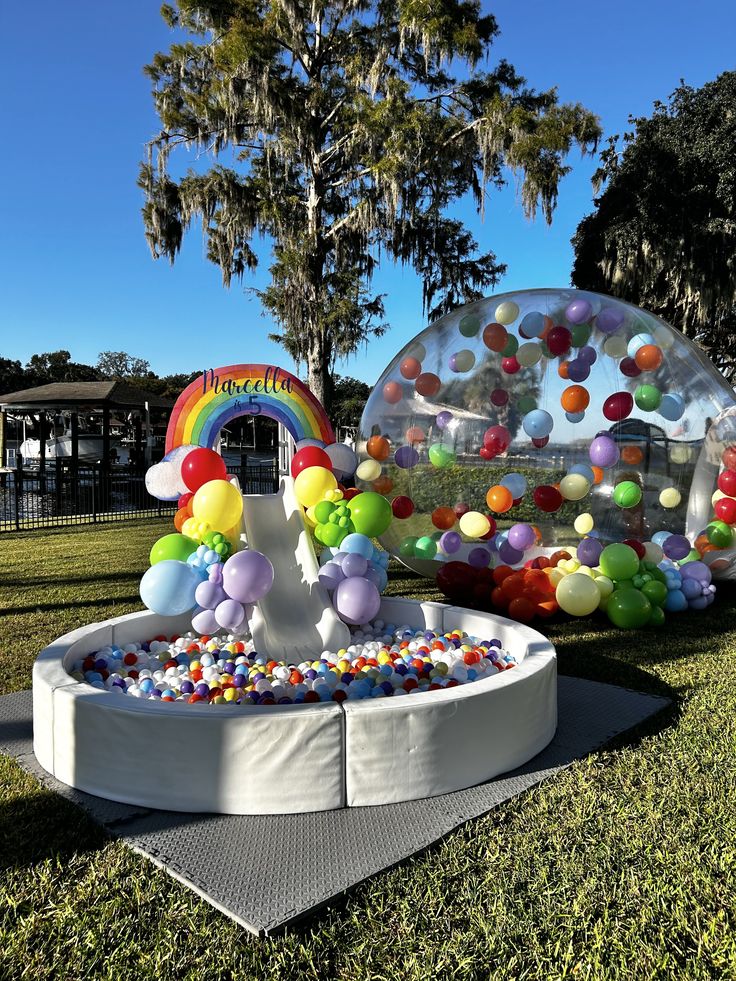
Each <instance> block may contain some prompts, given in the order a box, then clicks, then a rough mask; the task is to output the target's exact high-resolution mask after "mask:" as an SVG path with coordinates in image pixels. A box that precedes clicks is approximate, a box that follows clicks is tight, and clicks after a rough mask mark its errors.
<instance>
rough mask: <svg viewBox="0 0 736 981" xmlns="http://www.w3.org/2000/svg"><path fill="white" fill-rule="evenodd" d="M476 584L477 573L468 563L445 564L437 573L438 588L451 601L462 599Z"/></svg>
mask: <svg viewBox="0 0 736 981" xmlns="http://www.w3.org/2000/svg"><path fill="white" fill-rule="evenodd" d="M474 583H475V573H474V571H473V568H472V566H470V565H468V563H467V562H445V564H444V565H443V566H441V567H440V569H439V571H438V572H437V586H438V588H439V589H440V590H441V591H442V592H443V593H444V594H445V596H449V597H450V598H451V599H461V598H462V597H463V596H464V595H465V594H467V593H468V592H469V591H470V590H471V589H472V588H473V585H474Z"/></svg>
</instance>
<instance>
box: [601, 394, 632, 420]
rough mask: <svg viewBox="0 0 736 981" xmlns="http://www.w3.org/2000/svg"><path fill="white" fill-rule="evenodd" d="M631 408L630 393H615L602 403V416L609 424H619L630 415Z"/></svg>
mask: <svg viewBox="0 0 736 981" xmlns="http://www.w3.org/2000/svg"><path fill="white" fill-rule="evenodd" d="M633 408H634V396H633V395H632V394H631V392H616V393H615V394H614V395H609V396H608V398H607V399H606V401H605V402H604V403H603V415H604V416H605V417H606V419H609V420H610V421H611V422H620V421H621V420H622V419H625V418H626V417H627V416H629V415H631V410H632V409H633Z"/></svg>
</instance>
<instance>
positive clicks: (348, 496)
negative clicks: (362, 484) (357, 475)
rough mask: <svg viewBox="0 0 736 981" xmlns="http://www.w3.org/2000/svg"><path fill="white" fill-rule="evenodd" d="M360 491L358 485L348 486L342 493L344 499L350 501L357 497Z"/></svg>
mask: <svg viewBox="0 0 736 981" xmlns="http://www.w3.org/2000/svg"><path fill="white" fill-rule="evenodd" d="M361 493H362V491H361V490H360V488H359V487H348V488H347V490H346V491H345V493H344V494H343V497H344V498H345V500H346V501H352V499H353V498H354V497H357V496H358V494H361Z"/></svg>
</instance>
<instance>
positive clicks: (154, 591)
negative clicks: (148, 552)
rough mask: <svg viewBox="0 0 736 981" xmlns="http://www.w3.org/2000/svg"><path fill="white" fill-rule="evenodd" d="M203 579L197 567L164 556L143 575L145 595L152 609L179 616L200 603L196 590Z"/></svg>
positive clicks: (147, 603)
mask: <svg viewBox="0 0 736 981" xmlns="http://www.w3.org/2000/svg"><path fill="white" fill-rule="evenodd" d="M201 582H202V579H201V578H200V576H199V575H198V574H197V570H196V569H193V568H192V566H190V565H188V564H187V563H186V562H179V561H178V560H177V559H164V560H163V562H157V563H156V565H152V566H151V568H150V569H148V570H147V571H146V572H145V573H144V574H143V578H142V579H141V585H140V594H141V599H142V600H143V602H144V604H145V605H146V606H147V607H148V609H149V610H152V611H153V612H154V613H159V614H160V615H161V616H164V617H174V616H178V615H179V614H180V613H186V612H187V611H188V610H193V609H194V607H195V606H196V605H197V601H196V599H195V598H194V593H195V591H196V589H197V586H198V585H199V584H200V583H201Z"/></svg>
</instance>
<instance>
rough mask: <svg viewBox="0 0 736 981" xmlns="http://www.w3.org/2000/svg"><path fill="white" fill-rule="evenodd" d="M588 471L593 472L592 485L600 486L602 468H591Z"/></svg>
mask: <svg viewBox="0 0 736 981" xmlns="http://www.w3.org/2000/svg"><path fill="white" fill-rule="evenodd" d="M590 469H591V470H592V471H593V483H594V484H600V482H601V481H602V480H603V467H591V468H590Z"/></svg>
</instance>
